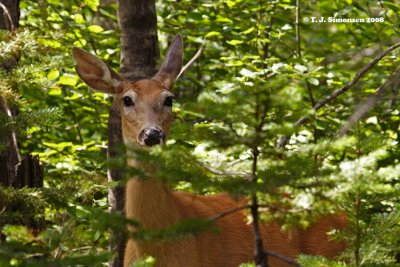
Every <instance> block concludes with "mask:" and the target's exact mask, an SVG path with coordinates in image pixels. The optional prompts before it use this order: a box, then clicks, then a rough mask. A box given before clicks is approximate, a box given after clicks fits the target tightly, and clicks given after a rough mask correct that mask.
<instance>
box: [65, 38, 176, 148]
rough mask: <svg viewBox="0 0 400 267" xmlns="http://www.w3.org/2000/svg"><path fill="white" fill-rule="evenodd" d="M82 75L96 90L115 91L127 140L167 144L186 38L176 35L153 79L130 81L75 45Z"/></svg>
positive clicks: (150, 144)
mask: <svg viewBox="0 0 400 267" xmlns="http://www.w3.org/2000/svg"><path fill="white" fill-rule="evenodd" d="M72 55H73V57H74V59H75V60H76V62H77V65H76V71H77V73H78V75H79V77H80V78H81V79H82V80H83V81H84V82H85V83H86V84H87V85H89V86H90V87H91V88H93V89H94V90H97V91H100V92H104V93H108V94H113V95H114V96H115V98H116V100H117V102H118V106H119V110H120V113H121V122H122V135H123V138H124V141H125V143H134V142H136V143H139V144H141V145H146V146H153V145H156V144H163V143H165V140H166V137H167V135H168V133H169V129H170V125H171V122H172V102H173V99H174V95H173V94H172V92H171V90H172V87H173V84H174V82H175V80H176V79H177V77H178V75H179V73H180V71H181V68H182V58H183V40H182V36H181V35H179V34H178V35H176V36H175V39H174V40H173V41H172V43H171V46H170V48H169V49H168V52H167V54H166V56H165V59H164V61H163V63H162V65H161V68H160V70H159V72H158V73H157V74H156V75H155V76H154V77H153V78H151V79H145V80H139V81H136V82H130V81H128V80H125V79H123V78H122V77H120V76H119V75H118V74H117V73H116V72H114V71H113V70H112V69H111V68H110V67H108V66H107V65H106V64H105V63H104V62H103V61H102V60H101V59H99V58H98V57H96V56H94V55H92V54H90V53H88V52H86V51H85V50H82V49H80V48H77V47H74V48H73V49H72Z"/></svg>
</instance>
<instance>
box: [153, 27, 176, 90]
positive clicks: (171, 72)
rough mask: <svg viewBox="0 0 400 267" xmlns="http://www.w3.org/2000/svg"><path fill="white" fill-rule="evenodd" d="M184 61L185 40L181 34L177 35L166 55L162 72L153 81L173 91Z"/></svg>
mask: <svg viewBox="0 0 400 267" xmlns="http://www.w3.org/2000/svg"><path fill="white" fill-rule="evenodd" d="M182 61H183V39H182V36H181V35H180V34H177V35H176V36H175V39H174V40H173V41H172V43H171V45H170V47H169V49H168V52H167V54H166V55H165V58H164V61H163V63H162V65H161V68H160V70H159V71H158V73H157V74H156V75H155V76H154V77H153V80H156V81H159V82H161V83H162V84H163V85H164V86H165V87H166V88H167V89H168V90H171V89H172V86H173V84H174V82H175V80H176V79H177V77H178V75H179V73H180V71H181V68H182Z"/></svg>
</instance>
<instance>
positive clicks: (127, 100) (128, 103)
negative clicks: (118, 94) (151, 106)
mask: <svg viewBox="0 0 400 267" xmlns="http://www.w3.org/2000/svg"><path fill="white" fill-rule="evenodd" d="M122 102H123V103H124V106H125V107H130V106H133V105H134V103H133V100H132V98H131V97H129V96H124V97H123V98H122Z"/></svg>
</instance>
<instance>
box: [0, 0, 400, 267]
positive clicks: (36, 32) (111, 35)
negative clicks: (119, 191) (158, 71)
mask: <svg viewBox="0 0 400 267" xmlns="http://www.w3.org/2000/svg"><path fill="white" fill-rule="evenodd" d="M4 3H5V2H4ZM19 7H20V18H19V19H18V24H15V25H13V26H14V29H11V28H12V27H11V25H10V24H8V26H7V25H6V26H7V27H3V28H5V30H1V31H0V41H1V43H0V97H1V108H2V110H1V112H0V140H1V143H0V152H1V154H0V156H1V157H2V159H1V163H0V164H3V165H0V166H1V169H0V178H1V179H0V181H1V183H0V184H1V185H0V266H106V265H108V264H109V263H110V262H111V263H110V265H112V264H116V263H115V261H114V262H113V257H114V256H115V255H116V254H117V253H116V251H115V249H111V251H110V250H109V247H110V246H111V247H114V245H115V244H114V243H115V242H114V241H112V240H113V238H111V239H110V236H111V237H112V236H114V235H115V233H124V231H125V228H124V226H125V225H126V223H127V221H126V220H125V219H124V217H123V216H122V215H121V214H119V213H117V212H113V213H111V214H110V213H109V212H108V208H109V202H108V195H109V189H110V188H115V187H117V186H123V184H124V181H125V179H122V180H121V181H119V182H115V181H109V180H108V179H107V169H108V168H118V169H123V167H124V165H123V164H122V163H121V162H123V161H122V160H118V159H120V158H119V157H117V160H114V161H112V162H110V161H108V160H107V147H108V142H107V124H108V116H109V110H110V107H111V103H112V97H111V96H108V95H104V94H101V93H95V92H93V91H91V90H90V89H88V88H87V86H86V85H85V84H83V82H82V81H81V80H80V79H79V77H78V76H77V74H76V73H75V70H74V62H73V59H72V57H71V48H72V47H73V46H78V47H81V48H84V49H86V50H88V51H90V52H92V53H94V54H96V55H97V56H98V57H100V58H102V59H104V60H105V61H106V62H107V63H108V64H110V65H111V66H112V67H113V68H114V69H115V70H119V66H120V54H121V49H120V36H121V29H120V27H119V24H118V15H117V10H118V3H117V2H116V1H100V0H85V1H55V0H40V1H21V2H20V5H19ZM155 7H156V8H155V10H156V12H157V13H156V14H157V29H158V30H157V36H158V44H157V47H159V50H160V53H158V51H157V50H158V49H155V50H154V56H155V57H157V58H158V57H159V54H161V55H164V54H165V50H166V48H167V46H168V44H169V42H170V41H171V40H172V38H173V37H174V36H175V34H177V33H180V34H182V35H183V36H184V42H185V55H186V56H185V62H186V61H188V60H189V59H190V58H191V56H193V55H194V54H195V53H196V51H198V50H199V49H202V53H201V56H200V58H199V59H197V60H196V62H195V63H194V64H193V65H192V67H191V68H190V69H189V70H188V71H186V73H185V74H184V75H183V76H182V77H181V78H180V79H179V81H178V82H177V84H176V86H175V88H174V90H175V91H174V93H175V95H176V98H177V99H176V101H175V103H174V107H173V111H174V113H175V122H174V126H173V129H172V132H171V137H170V140H169V141H168V143H167V144H168V145H167V147H165V148H164V149H161V148H154V149H152V150H151V151H150V152H147V153H144V152H143V153H140V152H138V153H139V155H140V156H141V158H142V160H144V161H156V162H163V164H162V167H163V168H162V170H161V171H160V177H161V178H162V179H166V180H168V182H169V183H170V184H171V185H172V186H173V187H174V188H175V189H177V190H185V191H190V192H197V193H201V194H213V193H217V192H221V191H228V192H231V193H232V194H234V195H235V196H247V197H249V196H256V198H257V200H258V202H259V204H260V206H261V208H260V209H259V210H260V214H261V218H260V220H262V221H263V222H264V221H268V220H271V219H275V220H279V221H280V222H281V223H282V225H283V230H285V229H286V230H287V229H290V227H293V226H294V225H296V226H298V227H306V226H307V225H309V224H310V223H312V222H313V220H315V218H316V217H318V215H320V214H326V213H334V212H335V211H337V210H342V211H346V213H347V214H348V216H349V221H350V223H349V229H347V230H346V231H344V232H335V231H334V232H332V233H331V234H332V238H336V239H338V240H344V241H345V242H347V244H348V249H347V250H346V251H345V252H344V253H343V254H342V255H341V256H340V257H339V258H338V259H335V260H327V259H323V258H321V257H311V256H301V257H300V258H299V259H298V261H299V262H300V263H301V264H302V265H303V266H354V265H363V266H394V265H395V264H396V262H398V261H399V256H398V253H399V252H400V225H399V224H400V212H399V205H400V192H399V190H400V181H399V177H400V165H399V158H400V152H399V149H398V143H399V140H400V137H399V134H398V132H399V127H400V125H399V122H400V118H399V96H398V95H399V92H398V88H399V72H400V70H399V53H400V52H399V51H400V50H398V47H399V46H400V43H399V42H400V38H399V36H400V35H399V31H400V5H399V2H398V1H396V0H394V1H370V0H368V1H352V0H346V1H328V0H322V1H300V0H297V1H290V0H275V1H262V0H260V1H252V0H228V1H222V0H217V1H207V0H182V1H157V2H156V6H155ZM5 15H6V14H5V13H4V11H3V15H2V18H3V20H6V19H4V18H5ZM321 17H324V18H325V19H326V20H328V18H329V17H331V18H337V19H339V18H340V19H362V20H364V21H358V22H343V21H336V22H318V21H319V19H320V18H321ZM17 26H19V27H17ZM161 57H162V56H161ZM7 111H10V112H7ZM10 138H11V139H10ZM10 140H15V142H14V143H12V144H14V145H15V147H17V148H18V150H17V151H18V154H19V159H18V162H19V160H21V159H25V161H23V164H20V165H21V166H22V165H23V166H27V167H26V168H25V169H23V171H22V170H20V172H24V173H28V172H31V173H34V174H32V175H30V176H29V177H30V179H31V180H29V181H28V182H27V183H24V182H23V181H22V182H21V181H17V180H16V178H14V177H16V176H18V174H16V173H13V174H12V175H15V176H10V173H9V171H10V169H9V168H8V169H7V167H5V166H6V163H5V162H6V161H7V159H10V158H12V157H10V154H9V153H10V149H11V150H12V151H15V147H12V146H11V145H10V143H9V142H10ZM18 162H15V163H16V164H17V163H18ZM27 162H28V163H27ZM39 164H40V166H41V167H39ZM29 166H30V167H29ZM21 168H22V167H21ZM11 169H12V168H11ZM27 169H30V171H27ZM137 172H138V170H125V175H124V176H123V177H125V178H126V177H127V176H128V175H127V174H126V173H137ZM22 176H24V175H22ZM10 177H11V178H10ZM24 177H25V178H26V177H27V176H26V175H25V176H24ZM25 182H26V181H25ZM285 196H286V197H285ZM276 204H279V206H284V207H287V208H285V209H283V210H280V209H274V211H273V212H270V211H269V212H268V208H267V207H272V206H274V205H276ZM275 207H276V206H275ZM265 210H267V212H264V211H265ZM249 216H250V215H249ZM253 219H254V218H253ZM129 223H133V224H134V223H135V222H132V221H131V222H129ZM203 226H204V225H203V224H201V223H200V222H198V223H197V225H196V224H195V225H185V224H183V225H180V226H179V227H175V228H173V229H167V230H166V231H163V232H145V233H143V234H142V235H141V236H140V238H144V239H160V238H177V237H179V236H182V235H185V234H188V232H196V231H201V230H202V227H203ZM110 240H111V241H110ZM113 242H114V243H113ZM155 260H156V259H152V258H145V259H143V260H142V261H139V262H138V263H136V265H135V266H151V265H152V264H153V263H154V261H155ZM322 264H325V265H322ZM244 266H251V263H248V264H247V265H244Z"/></svg>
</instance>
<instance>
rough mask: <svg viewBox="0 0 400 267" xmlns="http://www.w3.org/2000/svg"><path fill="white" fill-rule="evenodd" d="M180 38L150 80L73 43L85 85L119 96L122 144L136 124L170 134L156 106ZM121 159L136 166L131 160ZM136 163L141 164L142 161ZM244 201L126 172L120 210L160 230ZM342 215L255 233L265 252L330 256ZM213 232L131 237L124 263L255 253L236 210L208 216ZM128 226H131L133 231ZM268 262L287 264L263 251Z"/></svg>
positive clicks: (173, 68) (223, 259)
mask: <svg viewBox="0 0 400 267" xmlns="http://www.w3.org/2000/svg"><path fill="white" fill-rule="evenodd" d="M182 47H183V44H182V37H180V36H179V35H178V36H177V37H176V38H175V40H174V41H173V43H172V45H171V47H170V49H169V50H168V53H167V55H166V59H165V60H164V62H163V64H162V67H161V69H160V71H159V73H158V74H156V75H155V77H154V78H153V79H152V80H141V81H138V82H136V83H131V82H129V81H126V80H123V79H121V78H120V77H119V76H118V74H116V73H115V72H113V71H112V70H111V69H109V68H108V67H107V65H105V63H104V62H102V61H101V60H100V59H98V58H97V57H95V56H93V55H91V54H89V53H87V52H85V51H83V50H81V49H78V48H74V49H73V56H74V58H75V59H76V61H77V68H76V69H77V72H78V74H79V76H80V77H81V78H82V80H84V81H85V82H86V83H87V84H88V85H89V86H92V87H93V88H94V89H97V90H100V91H102V92H108V93H113V94H115V97H116V99H117V100H119V101H120V103H121V104H120V110H121V118H122V131H123V137H124V140H125V142H126V143H137V142H139V143H140V142H141V140H139V137H138V134H139V132H140V131H141V130H142V129H145V128H149V127H156V128H158V129H162V131H163V133H164V135H165V136H167V135H168V133H169V127H170V124H171V121H172V112H171V109H170V108H168V107H164V106H163V101H164V100H165V97H166V96H168V95H171V93H170V91H171V89H172V85H173V82H174V81H175V79H176V77H177V76H178V73H179V71H180V68H181V65H182V53H183V52H182ZM124 96H129V97H131V98H132V99H134V102H135V105H134V106H131V107H124V106H123V105H122V99H123V97H124ZM128 164H129V165H132V166H136V167H141V166H138V165H137V164H136V163H135V162H133V161H132V160H128ZM142 167H143V166H142ZM241 205H243V200H241V201H235V200H234V199H232V198H231V197H230V196H229V195H228V194H219V195H214V196H201V195H196V194H189V193H185V192H173V191H171V190H170V189H169V187H168V185H166V184H164V183H162V182H160V181H158V180H156V179H149V180H145V181H141V180H138V179H135V177H132V179H130V180H129V181H128V183H127V186H126V202H125V209H126V216H127V217H128V218H133V219H137V220H139V222H140V223H141V224H142V226H143V227H144V228H145V229H162V228H165V227H168V226H170V225H172V224H175V223H178V222H180V221H181V220H183V219H185V218H208V217H210V216H213V215H216V214H219V213H221V212H225V211H227V210H231V209H233V208H235V207H238V206H241ZM346 223H347V222H346V217H345V216H341V215H332V216H326V217H323V218H321V219H320V220H319V221H318V222H317V223H315V224H314V225H312V226H311V227H309V228H308V229H306V230H296V229H295V230H292V231H290V232H289V233H283V232H282V231H281V227H280V225H278V224H277V223H275V222H272V223H268V224H266V225H265V224H262V225H261V232H262V237H263V242H264V245H265V247H266V249H267V250H270V251H273V252H276V253H279V254H282V255H284V256H286V257H289V258H292V259H294V258H295V257H296V256H298V255H299V254H300V253H307V254H316V255H323V256H327V257H333V256H335V255H337V254H338V253H339V252H340V251H342V250H343V249H344V246H343V244H338V243H336V242H333V241H329V240H328V237H327V234H326V233H327V232H328V231H330V230H331V229H332V228H344V227H346ZM215 226H216V227H218V228H219V229H220V232H219V233H216V232H211V231H206V232H203V233H201V234H199V235H196V236H188V237H185V238H181V239H176V240H168V241H162V242H155V241H154V242H143V241H135V240H133V239H130V240H129V241H128V243H127V246H126V251H125V257H124V266H125V267H127V266H129V265H130V264H131V263H133V262H134V261H135V260H137V259H139V258H141V257H144V256H154V257H155V258H156V259H157V264H156V266H161V267H197V266H199V267H200V266H201V267H213V266H216V267H224V266H225V267H234V266H238V265H239V264H240V263H243V262H248V261H251V260H252V259H253V256H254V238H253V233H252V227H251V225H250V224H249V223H248V220H247V219H246V217H245V214H244V212H243V211H238V212H236V213H232V214H230V215H228V216H225V217H223V218H221V219H219V220H217V221H215ZM132 230H134V229H132ZM269 263H270V266H276V267H281V266H290V265H288V264H287V263H285V262H283V261H282V260H279V259H277V258H274V257H269Z"/></svg>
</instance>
